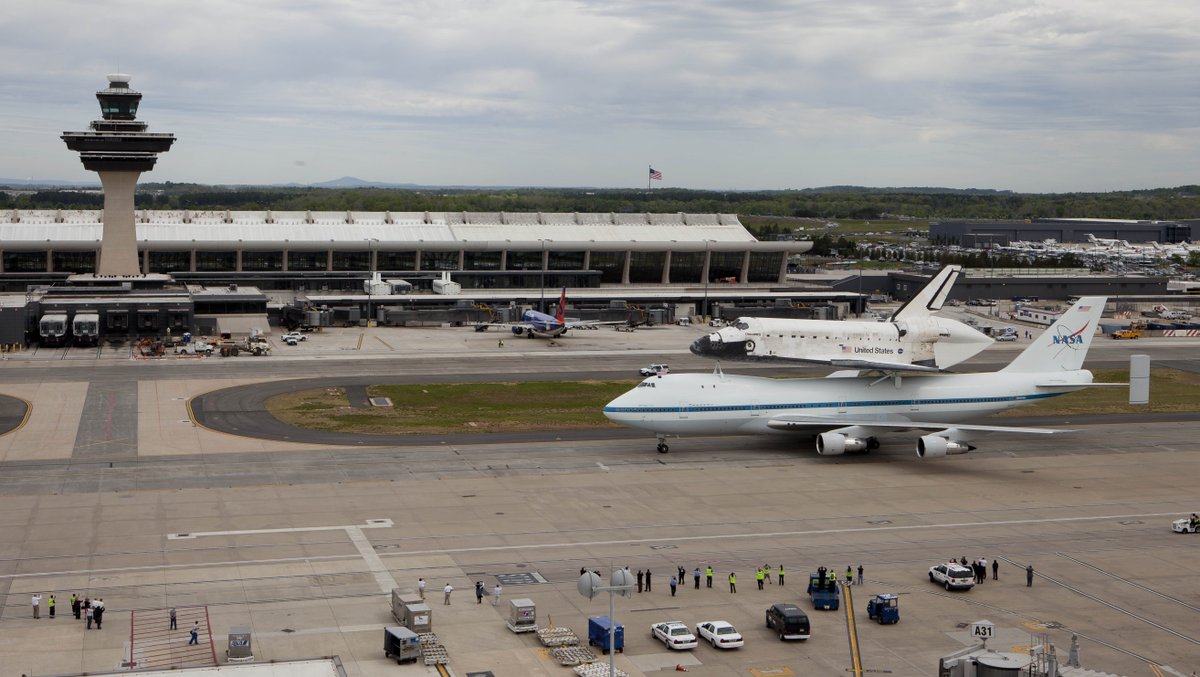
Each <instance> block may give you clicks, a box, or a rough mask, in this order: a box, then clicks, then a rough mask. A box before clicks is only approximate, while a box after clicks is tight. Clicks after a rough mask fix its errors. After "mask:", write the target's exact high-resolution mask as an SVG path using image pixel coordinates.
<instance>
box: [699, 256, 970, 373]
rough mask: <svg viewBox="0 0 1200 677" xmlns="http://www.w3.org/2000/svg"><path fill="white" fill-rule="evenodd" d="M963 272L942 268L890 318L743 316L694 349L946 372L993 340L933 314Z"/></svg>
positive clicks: (728, 355) (749, 357) (736, 356)
mask: <svg viewBox="0 0 1200 677" xmlns="http://www.w3.org/2000/svg"><path fill="white" fill-rule="evenodd" d="M961 272H962V266H946V267H945V268H942V269H941V270H940V271H938V274H937V275H934V276H933V278H932V279H930V281H929V283H928V284H926V285H925V287H924V288H923V289H922V290H921V291H920V292H918V293H917V295H916V296H914V297H913V298H912V299H911V300H910V301H908V302H907V303H905V304H904V305H903V306H901V307H900V308H899V309H898V310H897V311H896V312H895V313H894V314H893V315H892V316H891V317H890V318H888V320H887V321H886V322H865V321H858V320H842V321H838V320H793V319H781V318H770V317H740V318H738V319H737V321H735V322H734V323H733V325H732V326H729V327H725V328H723V329H720V330H717V331H715V332H712V333H711V334H708V335H707V336H703V337H701V338H699V339H697V340H696V341H695V342H694V343H692V346H691V350H692V352H693V353H695V354H696V355H700V356H702V357H712V358H716V359H721V360H735V361H765V362H804V363H815V364H828V365H830V366H833V367H841V368H848V369H881V370H887V371H926V372H936V371H944V370H946V369H948V368H950V367H952V366H954V365H956V364H958V363H960V362H962V361H964V360H966V359H968V358H970V357H972V356H974V355H975V354H977V353H979V352H980V351H981V350H983V349H984V348H987V347H988V346H989V345H991V344H992V339H990V338H988V337H987V336H985V335H984V334H983V333H981V332H979V331H976V330H975V329H972V328H971V327H968V326H967V325H965V324H963V323H962V322H959V321H957V320H951V319H949V318H945V317H936V316H934V313H935V312H937V311H938V310H941V308H942V305H943V304H944V303H945V302H946V298H947V296H949V294H950V289H951V287H953V286H954V282H955V280H957V279H958V276H959V274H960V273H961Z"/></svg>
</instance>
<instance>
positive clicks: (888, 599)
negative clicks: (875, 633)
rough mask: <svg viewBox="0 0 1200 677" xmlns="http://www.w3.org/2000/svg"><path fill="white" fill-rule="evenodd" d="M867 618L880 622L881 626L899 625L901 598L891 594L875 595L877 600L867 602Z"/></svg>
mask: <svg viewBox="0 0 1200 677" xmlns="http://www.w3.org/2000/svg"><path fill="white" fill-rule="evenodd" d="M867 618H870V619H871V620H873V621H879V624H880V625H883V624H884V623H888V624H889V625H890V624H894V623H899V622H900V598H898V597H897V596H896V595H894V594H892V593H890V592H887V593H883V594H881V595H875V599H873V600H870V601H868V602H867Z"/></svg>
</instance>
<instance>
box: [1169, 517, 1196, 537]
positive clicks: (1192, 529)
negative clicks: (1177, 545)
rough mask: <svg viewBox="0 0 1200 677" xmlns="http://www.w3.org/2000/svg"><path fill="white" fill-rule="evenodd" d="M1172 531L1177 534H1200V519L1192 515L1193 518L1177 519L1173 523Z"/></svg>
mask: <svg viewBox="0 0 1200 677" xmlns="http://www.w3.org/2000/svg"><path fill="white" fill-rule="evenodd" d="M1171 531H1174V532H1175V533H1177V534H1200V517H1198V516H1197V515H1196V513H1192V516H1191V517H1184V518H1183V519H1177V520H1175V521H1174V522H1172V523H1171Z"/></svg>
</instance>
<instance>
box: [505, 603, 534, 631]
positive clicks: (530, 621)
mask: <svg viewBox="0 0 1200 677" xmlns="http://www.w3.org/2000/svg"><path fill="white" fill-rule="evenodd" d="M505 625H507V626H508V629H509V630H512V631H513V632H537V629H538V626H537V606H536V605H534V603H533V600H531V599H514V600H511V601H509V603H508V621H507V622H506V623H505Z"/></svg>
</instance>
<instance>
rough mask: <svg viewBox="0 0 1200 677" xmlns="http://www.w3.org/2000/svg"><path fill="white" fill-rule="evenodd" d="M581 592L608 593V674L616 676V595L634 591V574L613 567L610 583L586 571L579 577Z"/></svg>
mask: <svg viewBox="0 0 1200 677" xmlns="http://www.w3.org/2000/svg"><path fill="white" fill-rule="evenodd" d="M578 587H579V594H581V595H583V596H584V597H587V598H588V599H592V598H593V597H595V596H596V593H598V592H607V593H608V675H609V677H616V675H617V647H616V637H617V618H616V615H617V607H616V597H615V595H621V596H622V597H628V596H629V595H630V594H632V593H633V574H631V573H629V568H628V567H626V568H624V569H613V571H612V576H611V577H610V579H609V585H601V584H600V576H599V575H597V574H595V573H592V572H591V571H585V572H584V574H583V575H582V576H580V577H579V584H578Z"/></svg>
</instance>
